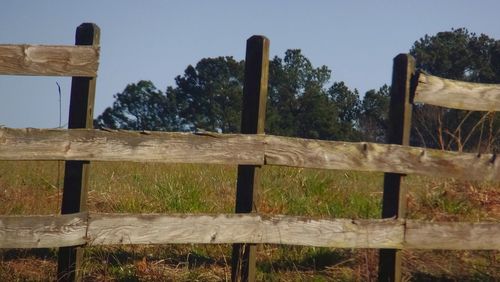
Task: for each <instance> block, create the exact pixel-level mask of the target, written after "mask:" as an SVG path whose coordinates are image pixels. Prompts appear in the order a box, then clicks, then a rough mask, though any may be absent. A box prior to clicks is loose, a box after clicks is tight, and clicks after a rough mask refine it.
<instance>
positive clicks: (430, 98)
mask: <svg viewBox="0 0 500 282" xmlns="http://www.w3.org/2000/svg"><path fill="white" fill-rule="evenodd" d="M413 101H414V102H417V103H425V104H430V105H435V106H441V107H446V108H452V109H459V110H469V111H488V112H497V111H500V84H482V83H472V82H464V81H457V80H451V79H445V78H441V77H437V76H433V75H430V74H426V73H424V72H420V74H419V76H418V84H417V87H416V89H415V97H414V100H413Z"/></svg>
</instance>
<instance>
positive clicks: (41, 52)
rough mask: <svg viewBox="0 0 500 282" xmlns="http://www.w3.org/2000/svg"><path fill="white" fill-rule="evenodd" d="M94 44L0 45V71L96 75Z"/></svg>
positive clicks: (96, 49)
mask: <svg viewBox="0 0 500 282" xmlns="http://www.w3.org/2000/svg"><path fill="white" fill-rule="evenodd" d="M98 66H99V47H98V46H59V45H11V44H6V45H0V75H37V76H81V77H95V76H97V68H98Z"/></svg>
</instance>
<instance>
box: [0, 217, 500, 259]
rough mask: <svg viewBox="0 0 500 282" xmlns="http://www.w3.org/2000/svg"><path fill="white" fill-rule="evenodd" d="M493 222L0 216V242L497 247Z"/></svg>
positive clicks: (39, 244)
mask: <svg viewBox="0 0 500 282" xmlns="http://www.w3.org/2000/svg"><path fill="white" fill-rule="evenodd" d="M499 233H500V223H499V222H479V223H466V222H423V221H414V220H396V219H372V220H352V219H318V218H307V217H293V216H282V215H273V216H265V215H259V214H219V215H206V214H197V215H193V214H177V215H160V214H102V213H90V214H88V213H78V214H70V215H60V216H0V248H46V247H63V246H71V245H85V244H86V245H89V246H96V245H116V244H233V243H257V244H260V243H263V244H286V245H303V246H317V247H334V248H390V249H410V248H411V249H450V250H492V249H500V236H498V234H499Z"/></svg>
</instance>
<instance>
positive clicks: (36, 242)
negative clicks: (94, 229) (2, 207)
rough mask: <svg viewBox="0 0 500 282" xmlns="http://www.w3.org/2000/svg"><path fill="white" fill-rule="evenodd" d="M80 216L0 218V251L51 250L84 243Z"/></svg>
mask: <svg viewBox="0 0 500 282" xmlns="http://www.w3.org/2000/svg"><path fill="white" fill-rule="evenodd" d="M86 220H87V216H86V214H84V213H81V214H70V215H59V216H55V215H54V216H37V215H31V216H5V215H2V216H0V248H51V247H63V246H73V245H82V244H85V243H86V240H85V234H86V231H87V222H86Z"/></svg>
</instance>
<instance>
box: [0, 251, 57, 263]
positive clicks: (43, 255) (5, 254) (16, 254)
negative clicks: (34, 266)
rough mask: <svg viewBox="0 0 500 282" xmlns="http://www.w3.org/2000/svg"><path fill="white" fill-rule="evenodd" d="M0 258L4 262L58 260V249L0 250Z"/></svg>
mask: <svg viewBox="0 0 500 282" xmlns="http://www.w3.org/2000/svg"><path fill="white" fill-rule="evenodd" d="M0 258H2V260H3V261H9V260H15V259H21V258H35V259H43V260H57V249H54V248H50V249H49V248H41V249H8V250H0Z"/></svg>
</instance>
